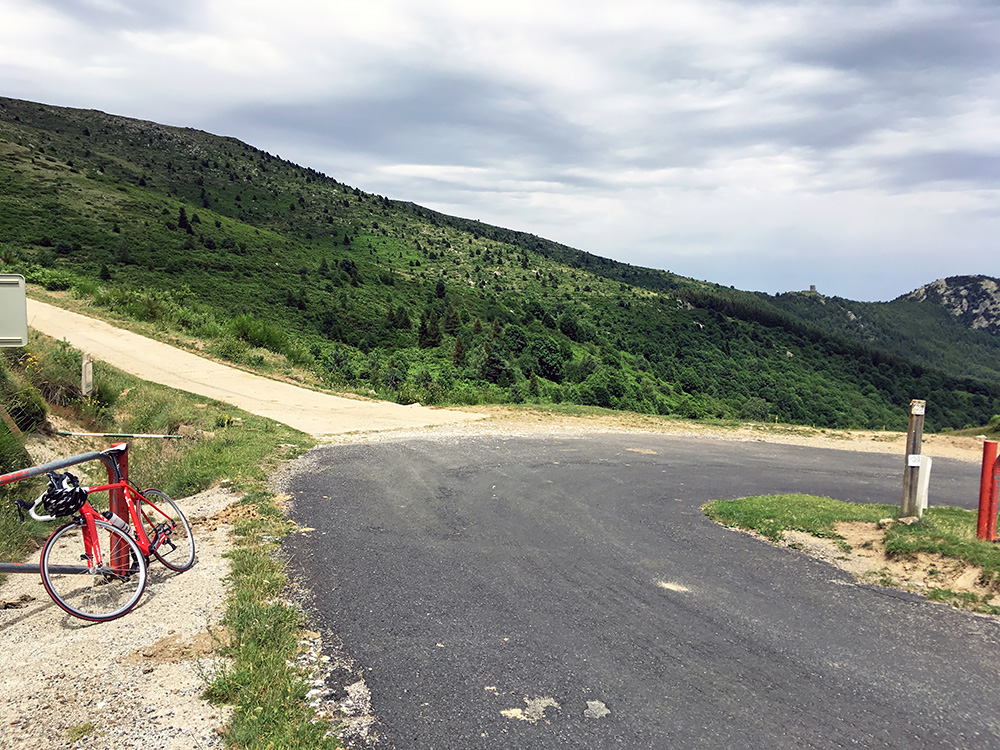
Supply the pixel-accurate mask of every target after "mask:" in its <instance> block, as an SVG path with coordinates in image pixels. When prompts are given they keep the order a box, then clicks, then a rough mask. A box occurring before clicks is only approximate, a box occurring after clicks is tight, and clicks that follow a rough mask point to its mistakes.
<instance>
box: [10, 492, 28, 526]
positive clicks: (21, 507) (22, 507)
mask: <svg viewBox="0 0 1000 750" xmlns="http://www.w3.org/2000/svg"><path fill="white" fill-rule="evenodd" d="M14 505H16V506H17V517H18V518H19V519H20V525H22V526H23V525H24V511H26V510H27V509H28V508H30V507H31V506H32V503H28V502H25V501H24V500H21V499H20V498H17V499H16V500H14Z"/></svg>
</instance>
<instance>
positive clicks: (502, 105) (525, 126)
mask: <svg viewBox="0 0 1000 750" xmlns="http://www.w3.org/2000/svg"><path fill="white" fill-rule="evenodd" d="M401 75H403V76H405V75H406V74H401ZM409 79H410V80H409V81H408V82H407V83H406V85H404V86H402V87H400V85H399V83H398V82H397V83H396V84H394V85H393V88H394V89H397V90H398V89H400V88H402V90H401V91H400V92H399V93H390V92H387V93H385V94H383V95H372V96H365V97H349V98H340V99H327V100H325V101H320V102H310V103H300V104H295V105H291V106H287V105H268V104H251V105H247V106H245V107H241V108H239V109H238V110H235V111H232V112H228V113H225V114H223V115H221V118H223V119H225V120H228V121H243V122H252V123H254V124H255V126H257V127H264V128H274V129H280V130H282V131H286V132H289V131H291V132H293V133H294V134H295V136H296V137H298V138H302V139H305V140H306V141H309V142H314V143H317V144H325V145H327V146H329V145H333V146H335V147H336V146H339V147H342V148H350V149H351V150H360V151H364V152H368V153H371V154H377V155H378V158H379V159H380V160H383V161H387V162H392V161H396V162H408V163H421V162H425V163H435V164H462V165H467V166H483V165H486V164H490V163H495V162H496V161H497V160H503V159H531V158H539V159H543V160H544V161H545V162H548V163H552V162H556V163H579V162H581V161H583V160H586V159H587V155H588V153H589V152H590V150H591V149H590V145H592V144H590V145H588V143H587V135H586V134H585V133H582V132H581V131H579V130H578V129H576V128H574V127H573V126H572V125H570V124H569V123H568V122H567V121H566V120H565V119H563V118H561V117H560V116H559V115H558V113H554V112H552V111H550V110H549V109H548V108H546V107H545V106H544V104H542V103H539V102H537V101H532V100H531V99H530V96H531V95H530V94H527V93H526V92H524V91H521V90H517V89H513V88H510V87H507V86H503V85H499V84H496V83H495V82H492V81H487V80H480V79H474V78H466V77H462V76H459V75H454V76H447V75H437V76H428V77H423V78H417V77H414V76H409ZM398 80H399V79H398V78H397V81H398ZM404 80H405V79H404Z"/></svg>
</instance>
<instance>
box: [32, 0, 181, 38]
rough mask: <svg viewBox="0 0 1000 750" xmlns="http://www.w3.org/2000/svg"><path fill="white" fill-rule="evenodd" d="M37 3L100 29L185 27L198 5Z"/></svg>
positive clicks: (177, 1)
mask: <svg viewBox="0 0 1000 750" xmlns="http://www.w3.org/2000/svg"><path fill="white" fill-rule="evenodd" d="M37 4H39V5H44V6H46V7H48V8H51V9H52V10H54V11H56V12H57V13H60V14H62V15H64V16H66V17H69V18H72V19H73V20H75V21H77V22H79V23H82V24H84V25H87V26H93V27H94V30H95V31H101V32H107V31H112V30H115V29H129V30H136V29H142V30H147V29H148V30H159V31H163V30H164V29H166V28H170V27H174V26H181V27H187V26H188V25H190V24H189V23H188V21H189V20H190V19H191V17H192V15H193V14H194V12H195V11H196V9H197V7H198V4H197V3H194V2H192V0H142V2H130V1H129V0H125V2H123V6H124V7H125V8H126V10H113V9H111V8H110V7H98V6H95V5H94V4H93V3H87V2H83V0H37Z"/></svg>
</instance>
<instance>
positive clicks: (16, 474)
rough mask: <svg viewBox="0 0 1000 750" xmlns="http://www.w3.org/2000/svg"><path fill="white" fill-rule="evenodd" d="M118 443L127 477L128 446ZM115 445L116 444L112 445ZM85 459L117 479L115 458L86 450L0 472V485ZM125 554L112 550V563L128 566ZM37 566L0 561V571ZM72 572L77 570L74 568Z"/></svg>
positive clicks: (28, 569)
mask: <svg viewBox="0 0 1000 750" xmlns="http://www.w3.org/2000/svg"><path fill="white" fill-rule="evenodd" d="M118 445H120V446H122V447H124V448H125V451H124V452H123V453H122V455H121V458H120V459H119V465H120V466H121V467H122V478H123V479H126V478H128V474H127V472H128V446H127V445H126V444H125V443H119V444H118ZM112 447H116V446H112ZM87 461H100V462H101V463H103V464H104V467H105V468H106V469H107V470H108V481H109V483H114V482H117V481H118V471H117V469H116V468H115V460H114V459H113V458H112V457H111V456H106V455H104V454H103V453H101V452H99V451H88V452H87V453H79V454H77V455H75V456H67V457H66V458H57V459H56V460H55V461H49V462H47V463H44V464H38V465H37V466H31V467H28V468H27V469H18V470H17V471H12V472H10V473H8V474H0V487H3V486H4V485H7V484H13V483H14V482H20V481H21V480H24V479H30V478H31V477H37V476H42V475H44V474H48V473H49V472H50V471H59V470H60V469H67V468H69V467H70V466H76V465H77V464H83V463H86V462H87ZM109 494H117V495H120V497H119V500H118V502H119V503H120V505H119V509H120V510H122V511H123V513H120V512H118V511H117V510H116V511H115V512H116V513H118V515H119V516H121V517H122V518H127V517H128V507H127V505H126V504H125V493H124V492H123V491H121V490H118V491H117V492H115V493H109ZM114 503H115V500H114V498H112V506H111V507H112V510H114V507H115V505H114ZM124 554H125V555H126V557H125V559H124V561H123V560H122V556H121V555H122V552H121V550H114V549H113V550H112V551H111V559H112V561H113V563H114V564H116V565H117V564H123V565H124V566H126V567H127V566H128V563H129V561H128V558H127V555H128V550H127V549H126V550H125V553H124ZM38 572H39V568H38V566H37V565H29V564H24V563H0V573H38ZM72 572H78V571H76V570H75V569H74V571H72Z"/></svg>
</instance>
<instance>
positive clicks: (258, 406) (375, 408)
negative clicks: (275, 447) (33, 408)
mask: <svg viewBox="0 0 1000 750" xmlns="http://www.w3.org/2000/svg"><path fill="white" fill-rule="evenodd" d="M28 325H29V326H30V327H31V328H34V329H35V330H38V331H41V332H42V333H44V334H46V335H48V336H52V337H53V338H55V339H57V340H61V341H63V340H64V341H68V342H69V343H70V344H72V345H73V346H74V347H76V348H77V349H80V350H81V351H84V352H87V353H89V354H91V355H92V356H93V357H94V358H95V359H100V360H102V361H105V362H109V363H111V364H113V365H114V366H115V367H117V368H119V369H121V370H124V371H125V372H128V373H131V374H132V375H135V376H137V377H140V378H142V379H143V380H149V381H152V382H154V383H160V384H162V385H167V386H170V387H172V388H177V389H179V390H182V391H188V392H189V393H196V394H198V395H200V396H205V397H206V398H212V399H216V400H218V401H225V402H226V403H229V404H232V405H233V406H237V407H239V408H240V409H243V410H245V411H248V412H250V413H252V414H257V415H259V416H262V417H268V418H270V419H273V420H275V421H277V422H282V423H283V424H287V425H288V426H289V427H294V428H295V429H297V430H302V431H303V432H306V433H308V434H310V435H312V436H313V437H315V438H316V439H317V440H321V441H325V440H329V439H330V437H331V436H332V435H339V434H343V433H349V432H357V431H362V430H363V431H371V430H376V431H377V430H394V429H400V428H413V427H427V426H431V425H438V424H448V423H452V422H464V421H468V420H474V419H479V418H480V417H481V415H479V414H474V413H472V412H460V411H449V410H446V409H433V408H429V407H424V406H420V405H418V404H414V405H412V406H400V405H399V404H394V403H390V402H386V401H362V400H359V399H358V400H356V399H350V398H342V397H339V396H331V395H329V394H326V393H319V392H317V391H312V390H309V389H308V388H303V387H301V386H296V385H292V384H290V383H282V382H279V381H276V380H271V379H268V378H264V377H261V376H259V375H254V374H252V373H249V372H244V371H243V370H238V369H236V368H235V367H229V366H227V365H223V364H220V363H218V362H213V361H212V360H209V359H205V358H204V357H199V356H197V355H195V354H191V353H189V352H185V351H181V350H180V349H176V348H174V347H172V346H169V345H167V344H163V343H161V342H159V341H154V340H153V339H150V338H146V337H145V336H140V335H138V334H135V333H131V332H129V331H124V330H122V329H120V328H113V327H112V326H110V325H108V324H107V323H105V322H103V321H101V320H96V319H95V318H88V317H86V316H84V315H79V314H77V313H73V312H69V311H68V310H63V309H62V308H59V307H55V306H54V305H49V304H46V303H44V302H39V301H37V300H33V299H29V300H28Z"/></svg>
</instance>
